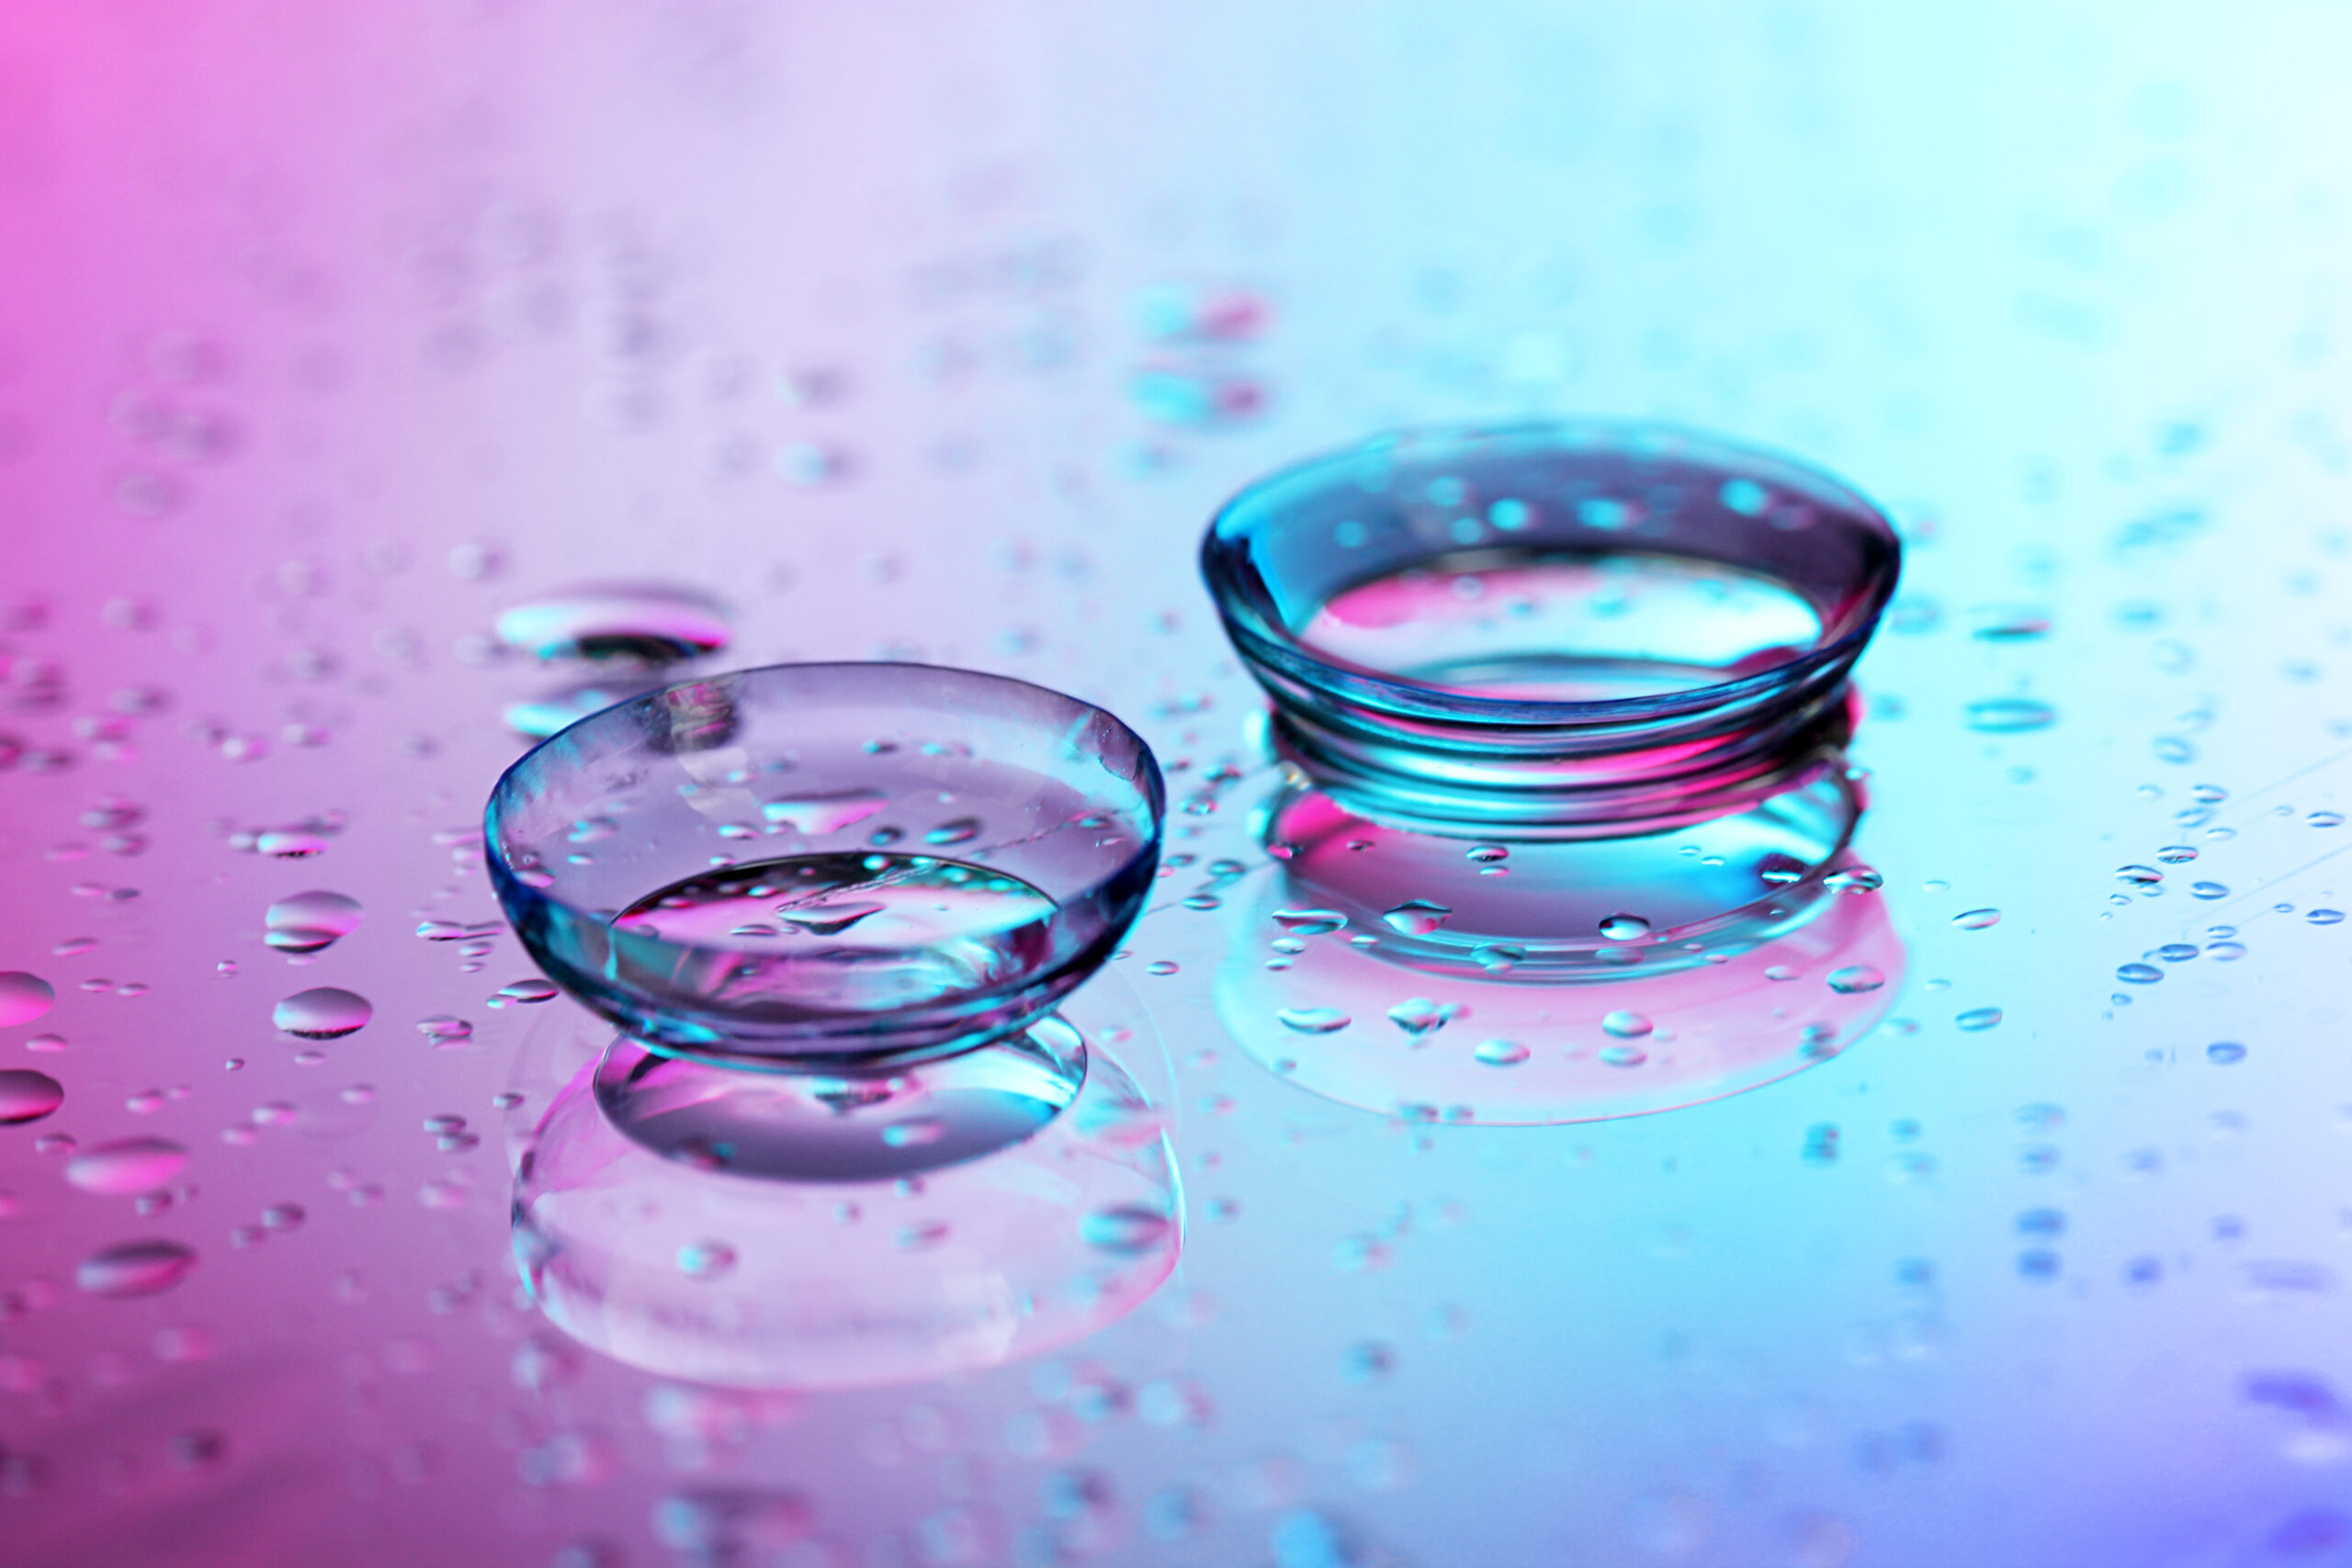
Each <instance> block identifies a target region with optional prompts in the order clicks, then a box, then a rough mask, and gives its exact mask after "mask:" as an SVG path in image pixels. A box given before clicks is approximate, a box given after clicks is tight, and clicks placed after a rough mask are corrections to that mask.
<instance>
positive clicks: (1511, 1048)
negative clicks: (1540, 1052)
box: [1471, 1040, 1534, 1067]
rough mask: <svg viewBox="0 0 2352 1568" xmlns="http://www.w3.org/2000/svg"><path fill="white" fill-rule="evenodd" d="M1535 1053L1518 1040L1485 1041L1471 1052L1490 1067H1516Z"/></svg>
mask: <svg viewBox="0 0 2352 1568" xmlns="http://www.w3.org/2000/svg"><path fill="white" fill-rule="evenodd" d="M1533 1054H1534V1053H1532V1052H1531V1051H1530V1050H1528V1048H1527V1047H1526V1046H1524V1045H1521V1043H1519V1042H1518V1041H1516V1040H1488V1041H1485V1042H1483V1043H1480V1045H1479V1046H1478V1048H1477V1049H1476V1051H1474V1052H1472V1053H1471V1055H1474V1056H1476V1057H1477V1058H1478V1060H1479V1061H1481V1062H1483V1063H1485V1064H1486V1065H1487V1066H1490V1067H1515V1066H1519V1065H1520V1064H1521V1062H1524V1061H1525V1060H1527V1058H1528V1057H1529V1056H1531V1055H1533Z"/></svg>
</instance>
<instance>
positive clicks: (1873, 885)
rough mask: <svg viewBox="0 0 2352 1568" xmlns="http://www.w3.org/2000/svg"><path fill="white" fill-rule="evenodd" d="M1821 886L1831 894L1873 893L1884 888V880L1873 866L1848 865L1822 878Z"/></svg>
mask: <svg viewBox="0 0 2352 1568" xmlns="http://www.w3.org/2000/svg"><path fill="white" fill-rule="evenodd" d="M1821 885H1822V886H1824V887H1826V888H1828V889H1829V890H1830V891H1831V892H1832V893H1875V892H1877V891H1878V890H1879V889H1880V888H1882V887H1883V886H1886V878H1885V877H1883V876H1882V875H1880V874H1879V873H1878V871H1877V868H1875V867H1873V866H1867V865H1848V866H1840V867H1838V869H1837V870H1836V871H1833V872H1831V873H1830V874H1828V875H1827V876H1825V877H1823V878H1822V879H1821Z"/></svg>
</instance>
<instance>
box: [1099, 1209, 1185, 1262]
mask: <svg viewBox="0 0 2352 1568" xmlns="http://www.w3.org/2000/svg"><path fill="white" fill-rule="evenodd" d="M1174 1229H1175V1225H1174V1224H1173V1223H1172V1222H1171V1221H1170V1219H1169V1218H1168V1216H1167V1215H1166V1214H1163V1213H1160V1212H1159V1210H1157V1209H1151V1208H1147V1207H1145V1206H1144V1205H1143V1204H1140V1203H1120V1204H1116V1205H1114V1206H1113V1207H1111V1208H1108V1209H1097V1210H1095V1211H1094V1212H1093V1213H1091V1214H1089V1215H1087V1216H1086V1217H1085V1218H1084V1219H1082V1220H1080V1221H1079V1223H1078V1234H1079V1238H1080V1240H1082V1241H1084V1242H1085V1243H1086V1245H1087V1246H1089V1247H1093V1248H1094V1249H1095V1250H1096V1251H1098V1252H1108V1253H1111V1254H1112V1255H1114V1257H1119V1258H1140V1257H1142V1256H1143V1255H1144V1254H1145V1253H1147V1252H1151V1251H1154V1250H1156V1249H1157V1248H1159V1247H1161V1246H1162V1245H1164V1244H1165V1243H1166V1242H1167V1240H1168V1238H1169V1236H1170V1234H1171V1233H1172V1232H1173V1231H1174Z"/></svg>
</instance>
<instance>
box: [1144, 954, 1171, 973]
mask: <svg viewBox="0 0 2352 1568" xmlns="http://www.w3.org/2000/svg"><path fill="white" fill-rule="evenodd" d="M1143 972H1144V973H1145V974H1147V975H1173V974H1174V973H1176V961H1175V960H1174V959H1172V958H1155V959H1153V960H1152V961H1151V962H1150V963H1148V964H1145V965H1144V966H1143Z"/></svg>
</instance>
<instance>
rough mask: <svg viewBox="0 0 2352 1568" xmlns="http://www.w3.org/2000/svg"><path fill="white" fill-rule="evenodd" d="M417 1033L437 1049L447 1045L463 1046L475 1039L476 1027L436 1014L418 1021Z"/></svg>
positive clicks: (445, 1014)
mask: <svg viewBox="0 0 2352 1568" xmlns="http://www.w3.org/2000/svg"><path fill="white" fill-rule="evenodd" d="M416 1028H417V1032H418V1033H420V1034H422V1035H424V1038H425V1039H426V1040H428V1041H430V1042H431V1043H433V1045H434V1047H435V1049H436V1050H437V1049H440V1048H441V1047H443V1046H447V1045H462V1044H464V1043H466V1042H467V1041H469V1040H471V1039H472V1038H473V1037H474V1026H473V1025H472V1024H470V1023H468V1022H467V1021H465V1020H464V1019H462V1018H455V1017H452V1016H451V1015H450V1014H448V1013H446V1012H436V1013H434V1014H433V1015H431V1016H430V1017H428V1018H420V1019H418V1020H417V1021H416Z"/></svg>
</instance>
